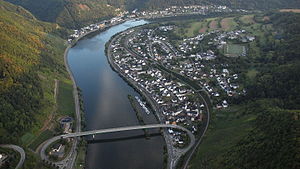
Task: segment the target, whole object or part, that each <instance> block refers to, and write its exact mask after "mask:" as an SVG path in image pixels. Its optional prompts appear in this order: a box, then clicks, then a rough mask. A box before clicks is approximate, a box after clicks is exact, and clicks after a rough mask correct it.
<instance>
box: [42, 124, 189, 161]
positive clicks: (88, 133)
mask: <svg viewBox="0 0 300 169" xmlns="http://www.w3.org/2000/svg"><path fill="white" fill-rule="evenodd" d="M152 128H174V129H179V130H182V131H185V132H186V133H187V134H188V136H189V137H190V144H189V146H188V147H186V148H184V149H183V150H182V151H183V153H186V152H188V151H189V150H190V149H191V148H192V147H193V145H194V144H195V137H194V135H193V134H192V133H191V131H189V130H188V129H186V128H184V127H181V126H177V125H170V124H150V125H143V126H130V127H118V128H109V129H101V130H92V131H84V132H76V133H70V134H63V135H60V136H56V137H53V138H51V139H49V140H47V141H46V142H45V144H44V145H43V147H42V149H41V152H40V156H41V158H42V159H43V160H46V161H49V159H48V157H47V155H46V154H45V151H46V148H47V147H48V146H49V145H50V144H52V143H53V142H55V141H57V140H59V139H62V138H63V139H64V138H73V137H81V136H88V135H95V134H104V133H115V132H122V131H130V130H141V129H152Z"/></svg>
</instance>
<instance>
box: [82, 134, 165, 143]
mask: <svg viewBox="0 0 300 169" xmlns="http://www.w3.org/2000/svg"><path fill="white" fill-rule="evenodd" d="M159 136H162V135H161V133H151V134H147V135H146V134H141V135H135V136H129V137H118V138H111V139H99V138H95V139H91V138H85V140H86V141H87V143H88V144H98V143H107V142H119V141H125V140H134V139H142V138H144V139H151V138H152V137H159Z"/></svg>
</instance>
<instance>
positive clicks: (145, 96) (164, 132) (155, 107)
mask: <svg viewBox="0 0 300 169" xmlns="http://www.w3.org/2000/svg"><path fill="white" fill-rule="evenodd" d="M118 35H119V34H116V35H115V36H113V37H112V39H111V40H110V41H108V42H107V44H108V45H106V48H105V55H106V57H107V60H108V63H109V65H110V67H111V68H112V70H113V71H115V72H116V73H117V74H118V75H119V76H120V77H121V78H122V79H124V81H125V82H127V83H128V85H130V86H131V87H132V88H133V89H135V90H136V91H137V92H138V93H139V94H140V95H141V96H142V97H143V99H145V100H146V102H147V103H148V104H149V105H150V108H151V110H152V111H153V112H154V115H155V117H156V118H157V119H158V121H159V123H162V122H163V121H164V117H163V116H162V115H161V114H160V113H159V112H160V111H159V108H158V105H157V104H156V103H155V102H154V100H153V99H152V98H151V97H150V96H149V95H148V94H147V93H146V91H144V89H142V88H139V87H138V85H137V84H136V83H135V82H134V81H133V80H131V79H129V78H126V75H125V74H124V73H123V72H122V71H121V70H120V69H119V68H118V66H117V65H116V64H115V63H114V62H113V61H112V58H111V57H112V56H111V50H110V49H111V48H110V44H112V43H113V42H114V41H115V40H116V38H117V37H118ZM162 135H163V137H164V140H165V143H166V146H167V152H168V153H167V154H168V164H167V168H171V167H170V166H172V164H173V158H172V156H171V155H172V154H173V146H172V144H171V142H172V141H171V138H170V137H169V136H168V134H167V130H166V129H163V130H162Z"/></svg>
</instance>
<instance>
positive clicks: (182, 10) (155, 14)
mask: <svg viewBox="0 0 300 169" xmlns="http://www.w3.org/2000/svg"><path fill="white" fill-rule="evenodd" d="M116 11H118V12H119V14H118V15H117V16H116V17H113V18H111V19H108V20H103V21H100V22H98V23H93V24H90V25H88V26H85V27H82V28H80V29H75V30H73V31H74V33H73V34H71V35H70V36H69V38H68V43H69V44H72V42H74V40H76V39H79V38H80V37H82V36H84V35H86V34H87V33H90V32H93V31H96V30H105V29H106V28H109V27H111V26H114V25H117V24H120V23H122V22H125V21H127V20H132V19H155V18H165V17H174V16H182V15H207V14H209V13H229V12H232V10H231V9H230V8H228V7H226V6H215V5H206V6H200V5H193V6H172V7H170V8H165V9H163V10H151V11H138V10H137V9H136V10H133V11H131V12H129V11H122V10H121V9H119V8H118V9H116ZM244 12H246V11H244Z"/></svg>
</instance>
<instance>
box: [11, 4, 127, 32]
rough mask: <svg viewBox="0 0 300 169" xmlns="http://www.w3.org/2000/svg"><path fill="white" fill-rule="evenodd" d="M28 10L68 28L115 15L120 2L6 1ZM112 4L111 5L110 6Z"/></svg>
mask: <svg viewBox="0 0 300 169" xmlns="http://www.w3.org/2000/svg"><path fill="white" fill-rule="evenodd" d="M6 1H8V2H10V3H13V4H15V5H20V6H22V7H24V8H25V9H27V10H29V11H30V12H31V13H32V14H33V15H34V16H36V17H37V18H38V19H40V20H43V21H47V22H55V23H58V24H60V25H62V26H65V27H68V28H74V27H79V26H82V25H84V24H88V23H92V22H95V21H99V19H104V18H107V17H111V16H114V15H116V14H117V12H116V9H117V7H118V6H120V5H121V4H122V3H121V1H122V0H107V1H106V0H6ZM110 4H112V5H110Z"/></svg>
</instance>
